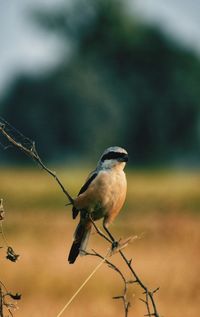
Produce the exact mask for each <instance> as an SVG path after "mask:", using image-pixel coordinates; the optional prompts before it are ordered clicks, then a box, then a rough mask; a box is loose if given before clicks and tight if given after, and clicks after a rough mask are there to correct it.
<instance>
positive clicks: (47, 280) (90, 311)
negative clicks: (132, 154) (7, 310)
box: [0, 167, 200, 317]
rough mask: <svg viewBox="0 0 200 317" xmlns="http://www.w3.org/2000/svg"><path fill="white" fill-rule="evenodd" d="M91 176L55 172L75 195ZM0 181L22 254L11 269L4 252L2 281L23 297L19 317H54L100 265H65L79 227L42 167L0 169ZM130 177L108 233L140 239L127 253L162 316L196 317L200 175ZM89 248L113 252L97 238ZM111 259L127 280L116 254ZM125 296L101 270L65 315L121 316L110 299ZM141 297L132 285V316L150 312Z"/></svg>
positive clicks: (12, 235) (11, 234) (12, 240)
mask: <svg viewBox="0 0 200 317" xmlns="http://www.w3.org/2000/svg"><path fill="white" fill-rule="evenodd" d="M90 169H91V168H90V167H88V168H85V169H84V170H80V169H77V168H71V169H70V170H64V169H58V170H57V174H58V176H60V179H61V180H62V182H63V183H64V184H65V186H66V188H67V189H68V190H69V192H70V193H71V194H72V196H75V195H76V193H77V191H78V190H79V188H80V186H81V185H82V184H83V182H84V180H85V177H86V176H87V171H89V170H90ZM0 175H1V182H0V198H3V199H4V207H5V211H6V217H5V220H4V223H3V227H4V231H5V234H6V237H7V239H8V241H9V244H10V245H11V246H12V247H13V248H14V250H15V252H16V253H20V258H19V260H18V261H17V262H16V263H12V262H10V261H8V260H6V259H5V252H6V250H5V249H0V261H1V262H0V266H1V271H0V280H1V281H2V282H4V283H5V284H6V286H7V288H8V289H9V290H11V291H12V292H14V293H15V292H20V293H22V300H21V301H20V302H19V304H18V306H19V309H18V310H16V311H15V312H14V316H16V317H56V316H57V314H58V313H59V311H60V310H61V309H62V307H63V306H64V305H65V304H66V302H67V301H68V300H69V299H70V297H71V296H72V295H73V293H74V292H75V291H76V290H77V289H78V287H79V286H80V285H81V283H82V282H83V281H84V280H85V279H86V278H87V276H88V275H89V274H90V273H91V271H92V270H93V268H94V267H95V266H96V265H97V264H98V262H99V260H98V259H96V258H92V257H89V256H85V257H81V258H79V259H78V260H77V262H76V263H75V264H74V265H69V264H68V262H67V260H66V257H67V253H68V251H69V248H70V245H71V242H72V235H73V231H74V229H75V226H76V223H77V220H75V221H74V220H72V218H71V211H70V207H65V204H66V203H67V199H66V197H65V196H64V194H63V193H62V191H61V190H60V188H59V187H58V185H57V183H56V182H55V180H54V179H52V178H51V176H49V175H47V174H46V173H45V172H44V171H42V170H40V169H39V168H37V167H36V168H35V169H25V168H24V169H14V168H10V169H9V168H1V169H0ZM127 177H128V195H127V201H126V204H125V206H124V208H123V210H122V212H121V214H120V215H119V216H118V218H117V219H116V221H115V222H114V224H113V225H112V226H111V227H110V229H111V231H112V232H113V234H114V235H115V236H116V237H118V238H120V237H123V238H125V237H128V236H130V235H138V236H141V239H138V240H136V241H134V242H133V243H132V244H130V245H129V246H128V247H127V248H126V249H125V250H124V252H125V253H126V255H127V256H128V257H129V258H133V262H132V263H133V267H134V268H135V270H136V272H137V273H138V275H139V276H140V278H141V279H142V281H143V282H144V283H145V284H146V285H147V286H148V287H149V288H150V289H152V290H153V289H155V288H157V287H158V286H159V287H160V290H159V291H158V292H157V293H156V295H155V299H156V303H157V307H158V311H159V313H160V315H161V316H165V317H166V316H169V317H183V316H184V317H197V316H199V311H200V278H199V269H200V252H199V251H200V172H181V171H131V170H127ZM99 225H101V222H99ZM0 239H1V240H0V246H2V244H3V242H2V237H0ZM88 247H89V249H90V248H95V250H96V251H99V252H101V253H102V254H106V252H107V248H108V245H107V244H106V243H105V242H104V241H102V240H101V239H100V238H99V237H98V236H97V235H96V234H93V235H92V236H91V238H90V242H89V246H88ZM111 260H112V261H114V262H115V263H116V264H118V265H119V266H120V267H121V269H122V270H123V272H125V274H126V276H127V277H130V274H129V272H128V270H127V269H126V267H125V266H124V264H123V262H122V261H121V260H120V258H119V256H118V255H117V254H115V255H114V256H113V257H112V259H111ZM121 292H122V283H121V280H120V279H119V277H118V275H117V274H116V273H115V272H113V271H112V270H111V269H109V268H107V267H106V266H105V265H104V266H102V267H101V268H100V269H99V271H98V272H97V273H96V274H95V276H93V278H92V279H91V280H90V281H89V282H88V284H87V285H86V286H85V287H84V289H83V290H82V291H81V293H80V294H79V295H78V296H77V297H76V299H75V300H74V301H73V302H72V304H71V305H70V306H69V308H68V309H67V310H66V311H65V312H64V313H63V315H62V316H63V317H64V316H68V317H75V316H76V317H79V316H80V317H84V316H92V317H102V316H104V317H108V316H109V317H114V316H115V317H118V316H124V314H123V307H122V303H121V302H120V301H116V300H113V299H112V297H113V296H116V295H120V294H121ZM139 297H142V294H141V289H140V288H139V287H138V286H137V285H135V284H133V285H132V286H131V287H130V290H129V298H130V301H131V304H132V306H131V309H130V313H129V316H130V317H131V316H137V317H139V316H143V315H144V314H145V313H146V311H145V307H144V304H143V303H142V302H141V301H139Z"/></svg>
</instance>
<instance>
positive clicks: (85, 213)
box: [68, 146, 128, 263]
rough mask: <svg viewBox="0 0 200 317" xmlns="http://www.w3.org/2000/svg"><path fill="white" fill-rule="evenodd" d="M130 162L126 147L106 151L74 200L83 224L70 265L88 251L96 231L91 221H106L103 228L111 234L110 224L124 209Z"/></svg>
mask: <svg viewBox="0 0 200 317" xmlns="http://www.w3.org/2000/svg"><path fill="white" fill-rule="evenodd" d="M127 161H128V153H127V151H126V150H124V149H123V148H121V147H118V146H113V147H109V148H108V149H106V150H105V151H104V152H103V154H102V156H101V158H100V160H99V162H98V164H97V167H96V169H95V170H94V171H93V172H92V173H91V174H90V175H89V177H88V178H87V180H86V182H85V184H84V185H83V186H82V188H81V190H80V191H79V193H78V196H77V197H76V198H75V199H74V204H73V209H72V214H73V219H75V218H76V216H77V215H78V213H79V212H80V222H79V224H78V226H77V228H76V231H75V233H74V241H73V244H72V246H71V249H70V252H69V257H68V261H69V263H74V262H75V260H76V258H77V256H78V255H79V253H81V251H84V250H86V247H87V242H88V238H89V235H90V232H91V228H92V222H91V218H92V220H94V221H96V220H99V219H101V218H103V226H104V229H105V230H106V231H107V228H108V226H109V224H110V223H111V222H112V221H113V220H114V219H115V217H116V216H117V215H118V213H119V211H120V209H121V208H122V206H123V204H124V201H125V197H126V188H127V183H126V175H125V173H124V167H125V165H126V162H127ZM107 233H109V232H108V231H107Z"/></svg>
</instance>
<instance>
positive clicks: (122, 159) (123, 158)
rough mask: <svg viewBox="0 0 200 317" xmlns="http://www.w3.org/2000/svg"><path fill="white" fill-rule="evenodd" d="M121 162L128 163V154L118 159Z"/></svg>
mask: <svg viewBox="0 0 200 317" xmlns="http://www.w3.org/2000/svg"><path fill="white" fill-rule="evenodd" d="M120 161H121V162H125V163H126V162H128V154H126V155H124V156H123V157H122V158H121V159H120Z"/></svg>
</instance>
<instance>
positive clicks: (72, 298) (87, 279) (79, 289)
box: [0, 250, 110, 317]
mask: <svg viewBox="0 0 200 317" xmlns="http://www.w3.org/2000/svg"><path fill="white" fill-rule="evenodd" d="M109 253H110V250H109V251H108V253H107V255H106V256H105V257H102V261H101V262H99V264H98V265H97V266H96V267H95V268H94V270H93V271H92V272H91V273H90V275H89V276H88V277H87V278H86V280H85V281H84V282H83V283H82V284H81V286H80V287H79V288H78V290H77V291H76V292H75V293H74V295H73V296H72V297H71V298H70V299H69V300H68V302H67V304H66V305H65V306H64V307H63V308H62V309H61V311H60V312H59V313H58V315H57V316H56V317H60V316H61V315H62V314H63V313H64V311H65V310H66V309H67V307H68V306H69V305H70V304H71V303H72V301H73V300H74V299H75V297H76V296H77V295H78V294H79V293H80V291H81V290H82V288H83V287H84V286H85V285H86V284H87V283H88V281H89V280H90V279H91V278H92V276H93V275H94V274H95V273H96V272H97V270H98V269H99V268H100V267H101V266H102V265H103V263H104V262H105V261H106V258H107V256H108V255H109ZM0 317H1V316H0Z"/></svg>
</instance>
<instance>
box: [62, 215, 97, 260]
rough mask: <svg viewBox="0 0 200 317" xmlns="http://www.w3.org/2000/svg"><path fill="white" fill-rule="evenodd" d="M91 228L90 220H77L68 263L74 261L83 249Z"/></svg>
mask: <svg viewBox="0 0 200 317" xmlns="http://www.w3.org/2000/svg"><path fill="white" fill-rule="evenodd" d="M91 228H92V223H91V221H87V222H81V221H80V222H79V224H78V226H77V228H76V231H75V233H74V242H73V244H72V246H71V249H70V252H69V256H68V261H69V263H70V264H72V263H74V262H75V261H76V258H77V256H78V255H79V253H80V251H82V250H83V251H85V249H86V247H87V243H88V239H89V236H90V232H91Z"/></svg>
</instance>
